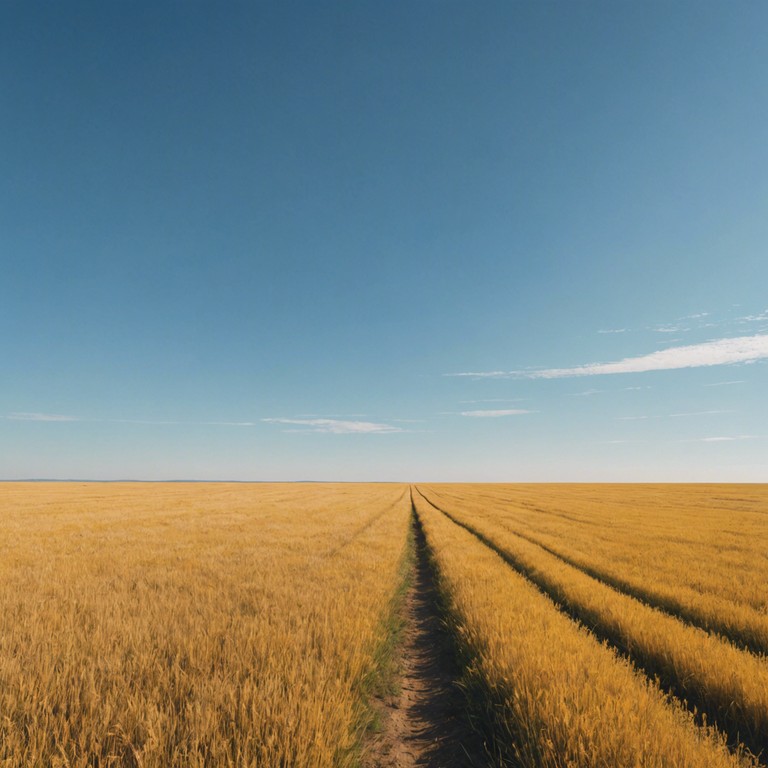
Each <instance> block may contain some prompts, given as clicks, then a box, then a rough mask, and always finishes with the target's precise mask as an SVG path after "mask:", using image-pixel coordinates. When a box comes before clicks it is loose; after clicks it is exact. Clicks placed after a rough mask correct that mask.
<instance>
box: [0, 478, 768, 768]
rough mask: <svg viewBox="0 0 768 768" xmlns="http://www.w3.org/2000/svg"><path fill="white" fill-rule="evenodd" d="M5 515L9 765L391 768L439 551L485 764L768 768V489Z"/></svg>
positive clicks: (164, 491)
mask: <svg viewBox="0 0 768 768" xmlns="http://www.w3.org/2000/svg"><path fill="white" fill-rule="evenodd" d="M0 494H1V495H0V766H3V767H4V768H21V767H22V766H24V767H26V766H40V768H42V767H43V766H62V767H63V766H72V767H73V768H74V767H78V768H86V767H90V766H99V767H101V766H121V767H122V766H132V767H133V766H135V767H136V768H138V767H139V766H142V767H146V768H160V767H161V766H174V767H175V766H178V767H179V768H181V767H182V766H199V767H202V766H233V767H237V766H265V768H271V767H272V766H275V767H276V766H297V767H298V768H303V767H304V766H306V767H307V768H332V767H336V766H339V767H340V768H346V767H349V768H352V766H358V765H360V764H361V762H362V761H363V759H365V760H366V762H365V765H366V766H368V765H375V764H376V756H375V755H373V756H371V755H370V754H369V753H368V752H367V750H368V749H369V747H368V746H367V745H368V743H369V736H370V734H371V731H372V729H376V728H380V727H381V723H379V722H378V717H379V715H378V714H377V713H378V710H377V708H376V702H377V700H378V699H379V698H380V697H381V695H382V690H384V689H385V688H391V687H393V686H394V687H396V686H397V674H398V672H397V663H396V661H393V659H396V658H397V643H398V642H399V641H398V637H399V632H400V631H401V630H402V626H401V622H402V619H401V612H400V611H401V605H402V602H403V599H404V595H405V593H406V592H407V590H408V588H409V587H408V585H409V583H410V582H409V579H410V571H411V568H412V561H413V558H414V557H415V556H416V555H415V554H414V552H415V550H414V544H413V540H414V533H415V532H417V531H418V532H423V534H424V537H425V541H426V547H427V549H426V555H425V557H426V558H427V561H428V562H427V566H428V568H429V570H430V572H431V573H432V574H433V576H434V579H435V583H436V585H437V588H438V592H439V595H440V604H439V606H437V608H439V611H440V614H441V616H442V621H443V622H444V624H445V625H446V626H447V628H448V631H449V633H450V635H451V637H452V642H453V644H454V652H455V653H456V655H457V658H458V659H459V662H460V665H461V681H460V684H459V685H460V688H461V691H462V695H463V696H464V705H463V706H464V707H465V709H466V710H467V712H469V713H470V721H471V723H473V727H475V728H477V729H478V731H479V732H481V734H482V739H483V741H484V743H485V745H486V747H485V757H484V760H485V762H484V763H483V765H487V766H517V767H518V768H519V767H520V766H522V767H528V766H530V768H614V767H623V766H627V767H630V766H631V767H632V768H645V767H646V766H647V767H648V768H662V767H663V768H667V767H668V766H669V767H673V768H674V767H677V766H680V768H696V767H697V766H702V767H703V766H712V768H720V767H721V766H723V767H725V766H731V767H736V766H750V765H757V764H760V765H763V764H765V763H764V762H761V761H762V760H764V758H763V757H762V756H760V755H759V753H760V752H761V751H762V750H765V749H766V748H768V694H766V691H768V659H766V656H765V655H764V649H765V642H766V637H768V633H766V616H768V604H766V594H765V590H764V586H763V585H764V584H765V583H766V578H767V577H768V555H767V554H766V552H767V550H768V548H767V547H766V544H768V487H766V486H735V485H732V486H728V485H699V486H675V485H669V486H652V485H637V486H630V485H472V484H466V485H461V484H417V485H411V486H408V485H406V484H277V483H276V484H225V483H196V484H195V483H4V484H0ZM755 755H758V758H757V759H756V758H755Z"/></svg>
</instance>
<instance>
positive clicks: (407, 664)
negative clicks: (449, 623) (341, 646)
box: [363, 523, 490, 768]
mask: <svg viewBox="0 0 768 768" xmlns="http://www.w3.org/2000/svg"><path fill="white" fill-rule="evenodd" d="M414 535H415V548H416V557H415V563H414V573H413V578H412V586H411V588H410V590H409V592H408V594H407V596H406V599H405V604H404V607H403V611H404V617H403V619H404V630H403V640H402V646H401V649H400V659H399V668H400V675H401V676H400V681H399V687H400V690H399V693H397V694H395V695H393V696H390V697H388V698H387V699H386V700H383V701H381V702H379V714H380V719H381V722H382V729H381V730H380V732H378V733H376V734H374V735H373V736H372V737H371V738H370V740H369V742H368V744H367V748H366V754H365V757H364V759H363V766H364V768H412V767H415V766H428V767H429V768H470V767H471V768H480V767H481V766H484V767H485V766H488V765H489V764H490V763H489V760H488V757H487V755H486V752H485V750H484V749H483V745H482V742H481V740H480V737H479V735H478V734H477V733H476V732H475V731H473V730H472V729H471V727H470V725H469V720H468V717H467V713H466V708H465V704H464V697H463V695H462V692H461V690H460V689H459V687H458V685H457V683H458V680H459V676H460V671H459V669H458V665H457V663H456V659H455V654H454V653H453V651H452V647H451V642H450V638H449V637H448V634H447V631H446V629H445V627H444V625H443V622H442V620H441V617H440V612H439V607H438V593H437V588H436V585H435V577H434V573H433V572H432V569H431V567H430V564H429V561H428V558H427V549H426V541H425V538H424V533H423V531H422V530H421V527H420V525H419V524H418V523H415V525H414Z"/></svg>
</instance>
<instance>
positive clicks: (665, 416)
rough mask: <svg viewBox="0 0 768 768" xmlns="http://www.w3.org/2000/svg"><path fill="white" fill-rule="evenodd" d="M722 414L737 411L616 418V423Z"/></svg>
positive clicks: (687, 412)
mask: <svg viewBox="0 0 768 768" xmlns="http://www.w3.org/2000/svg"><path fill="white" fill-rule="evenodd" d="M720 413H735V411H686V412H684V413H666V414H661V415H654V416H616V417H615V418H616V421H644V420H646V419H675V418H678V417H679V416H714V415H716V414H720Z"/></svg>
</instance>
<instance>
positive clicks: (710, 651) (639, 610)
mask: <svg viewBox="0 0 768 768" xmlns="http://www.w3.org/2000/svg"><path fill="white" fill-rule="evenodd" d="M421 491H422V492H423V493H424V498H425V500H426V501H427V502H429V503H430V504H433V505H434V508H435V509H436V510H439V511H441V512H442V513H443V514H445V515H446V516H448V517H449V519H451V520H452V521H454V522H455V523H458V524H459V525H461V526H463V527H464V528H466V529H467V530H468V531H470V532H471V533H472V534H474V535H475V536H476V537H479V538H480V539H481V540H482V541H483V542H485V543H486V544H487V545H489V546H491V547H492V548H493V549H494V550H496V551H497V552H499V553H500V554H501V555H502V556H503V557H504V559H505V560H507V561H508V562H509V563H510V564H511V565H512V566H513V567H514V568H515V569H517V570H518V571H519V572H520V573H521V574H523V575H524V576H525V577H526V578H528V579H529V580H530V581H532V582H533V583H534V584H536V585H537V586H538V587H539V588H540V589H542V590H543V591H544V592H546V594H547V595H549V596H550V597H551V598H552V599H553V600H555V602H556V603H558V604H559V605H561V606H563V607H564V609H565V610H566V611H567V612H568V613H569V614H570V615H571V616H573V617H575V618H578V619H579V620H580V621H581V622H582V623H584V624H585V625H586V626H588V627H589V628H590V629H591V630H592V631H593V632H594V633H595V634H596V635H597V636H599V637H600V638H602V639H604V640H607V641H608V642H610V643H611V644H613V645H615V646H616V647H617V649H619V650H620V651H621V652H623V653H626V654H627V655H628V656H629V657H630V658H631V659H632V661H634V662H635V663H636V664H637V665H638V666H640V667H641V668H642V669H644V670H645V671H646V672H647V673H648V674H649V675H651V676H658V677H659V678H660V679H661V681H662V683H663V684H664V685H665V686H667V687H669V688H670V689H672V690H673V691H674V692H675V693H676V694H677V695H678V696H679V697H681V698H682V699H685V700H686V701H687V702H688V705H689V706H690V707H696V708H697V709H698V711H699V712H704V713H706V714H707V716H708V717H709V719H710V721H711V722H716V723H717V724H718V725H719V726H720V727H721V728H722V729H723V730H724V731H726V732H727V733H728V735H729V737H730V739H731V741H732V742H733V743H738V742H739V741H740V742H742V743H744V744H746V745H747V746H748V747H749V748H750V749H751V750H753V751H754V752H755V753H757V752H760V751H761V750H762V749H765V748H766V747H767V746H768V661H766V659H765V658H763V657H758V656H754V655H752V654H750V653H746V652H744V651H741V650H740V649H738V648H736V647H734V646H733V645H732V644H730V643H728V642H725V641H723V640H722V639H721V638H720V637H718V636H716V635H712V634H709V633H707V632H705V631H703V630H701V629H699V628H697V627H693V626H690V625H687V624H685V623H683V622H681V621H679V620H678V619H676V618H674V617H672V616H669V615H667V614H665V613H662V612H661V611H659V610H657V609H654V608H652V607H649V606H647V605H645V604H644V603H642V602H640V601H638V600H636V599H634V598H633V597H631V596H628V595H625V594H622V593H620V592H617V591H616V590H615V589H613V588H611V587H610V586H608V585H606V584H604V583H601V582H600V581H597V580H596V579H594V578H592V577H590V576H589V575H587V574H585V573H583V572H582V571H580V570H578V569H577V568H574V567H573V566H572V565H570V564H569V563H567V562H564V561H563V560H562V559H560V558H559V557H557V556H555V555H553V554H552V553H551V552H548V551H546V550H545V549H543V548H542V547H540V546H538V545H537V544H534V543H532V542H531V541H529V540H527V539H525V538H522V537H520V536H518V535H516V534H515V533H514V532H512V531H511V530H509V529H507V528H505V527H504V526H503V525H502V524H501V523H500V521H499V519H498V518H497V517H496V516H495V515H494V514H492V513H488V514H487V515H486V514H481V513H476V512H473V513H471V514H470V513H468V512H467V511H466V510H465V509H464V508H463V507H462V506H461V505H459V504H457V503H452V504H450V505H448V504H446V501H445V499H443V500H442V501H438V500H437V499H435V498H434V497H432V496H431V494H430V492H429V490H428V489H427V488H422V489H421Z"/></svg>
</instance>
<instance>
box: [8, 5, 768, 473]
mask: <svg viewBox="0 0 768 768" xmlns="http://www.w3.org/2000/svg"><path fill="white" fill-rule="evenodd" d="M767 28H768V5H766V4H765V3H763V2H714V1H713V2H698V1H697V2H675V3H668V2H658V3H656V2H643V3H616V2H604V3H603V2H599V3H595V2H578V3H574V2H558V3H550V2H498V3H495V2H481V3H469V2H464V3H458V2H426V1H425V2H415V3H414V2H407V3H405V2H393V3H373V2H359V3H351V2H345V3H292V2H286V3H283V2H281V3H270V4H267V3H244V2H243V3H198V2H193V3H176V2H173V3H156V2H152V3H141V2H135V3H95V2H93V3H78V2H68V3H60V4H53V3H35V2H23V3H22V2H9V3H4V4H3V5H2V7H1V8H0V73H2V74H0V89H1V91H0V93H1V94H2V102H1V103H2V106H3V110H2V112H3V118H2V120H1V121H0V140H1V141H2V146H3V150H4V151H3V152H2V160H1V161H0V162H1V163H2V167H1V169H0V170H1V171H2V172H1V173H0V259H1V262H2V280H0V318H1V319H2V336H1V337H0V338H2V342H1V343H2V349H1V350H0V353H1V354H2V360H3V365H2V367H1V368H0V477H3V478H6V479H17V478H31V477H38V478H93V479H113V478H137V479H163V478H197V479H240V480H249V479H251V480H294V479H321V480H327V479H339V480H446V481H450V480H466V481H473V480H477V481H482V480H489V481H491V480H492V481H518V480H520V481H522V480H531V481H557V480H585V481H587V480H588V481H599V480H606V481H611V480H639V481H641V480H664V481H667V480H670V481H673V480H696V481H698V480H722V481H737V480H738V481H741V480H743V481H766V480H767V479H768V474H767V473H766V468H767V467H768V407H767V406H766V397H765V392H766V384H768V366H767V365H766V361H767V360H768V289H767V286H768V252H767V250H766V244H767V243H768V149H767V148H766V141H765V137H766V134H767V129H768V47H766V45H765V40H764V33H765V29H767Z"/></svg>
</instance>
